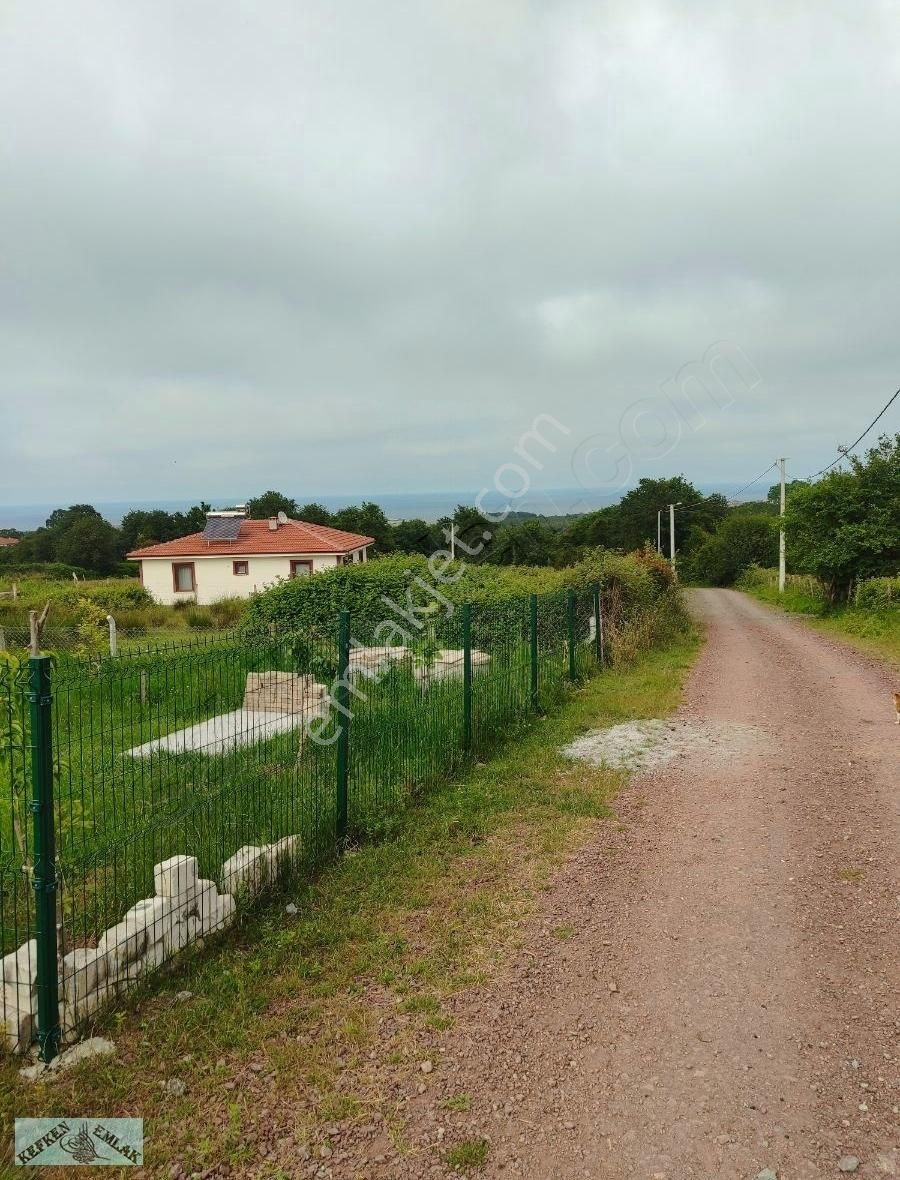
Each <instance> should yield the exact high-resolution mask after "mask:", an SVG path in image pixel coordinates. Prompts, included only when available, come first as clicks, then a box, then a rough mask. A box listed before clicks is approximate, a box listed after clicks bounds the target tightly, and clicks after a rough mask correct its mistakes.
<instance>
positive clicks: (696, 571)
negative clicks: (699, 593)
mask: <svg viewBox="0 0 900 1180" xmlns="http://www.w3.org/2000/svg"><path fill="white" fill-rule="evenodd" d="M777 560H778V519H777V517H774V516H772V515H771V513H757V514H756V515H749V514H748V513H745V512H732V513H729V515H728V516H726V518H725V519H724V520H723V521H722V522H721V524H720V525H719V527H718V529H717V530H716V531H715V533H713V534H709V533H707V534H705V535H704V537H703V539H702V540H698V543H697V544H696V548H695V552H694V554H693V555H692V557H691V558H690V559H689V562H688V569H687V571H686V572H687V573H689V575H690V577H691V579H692V580H694V581H698V582H706V583H709V584H710V585H713V586H730V585H731V584H732V583H733V582H735V581H737V579H738V578H739V577H740V575H741V574H742V573H743V572H744V570H745V569H747V568H748V567H749V566H751V565H754V564H756V565H762V566H771V565H774V564H775V562H776V561H777Z"/></svg>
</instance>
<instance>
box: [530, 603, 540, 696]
mask: <svg viewBox="0 0 900 1180" xmlns="http://www.w3.org/2000/svg"><path fill="white" fill-rule="evenodd" d="M530 605H531V619H530V623H529V637H530V639H531V707H532V709H537V708H538V701H539V697H538V596H537V595H536V594H532V595H531V604H530Z"/></svg>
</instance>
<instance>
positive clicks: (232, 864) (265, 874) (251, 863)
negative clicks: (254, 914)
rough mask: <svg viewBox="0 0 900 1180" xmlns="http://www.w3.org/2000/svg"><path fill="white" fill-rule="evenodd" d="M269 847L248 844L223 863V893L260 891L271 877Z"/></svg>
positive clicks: (220, 881) (221, 881)
mask: <svg viewBox="0 0 900 1180" xmlns="http://www.w3.org/2000/svg"><path fill="white" fill-rule="evenodd" d="M270 868H271V861H270V858H269V855H268V849H266V848H257V847H256V846H255V845H252V844H246V845H245V846H244V847H243V848H239V849H238V851H237V852H236V853H235V854H234V856H231V857H229V858H228V860H226V861H225V863H224V864H223V865H222V872H221V874H220V877H219V884H220V885H221V886H222V892H223V893H239V892H240V891H241V890H244V891H246V892H248V893H258V892H259V890H260V889H262V888H263V886H264V885H265V884H266V882H267V881H268V879H269V874H270Z"/></svg>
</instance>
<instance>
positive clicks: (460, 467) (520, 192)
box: [0, 0, 900, 503]
mask: <svg viewBox="0 0 900 1180" xmlns="http://www.w3.org/2000/svg"><path fill="white" fill-rule="evenodd" d="M0 19H2V21H3V25H4V27H3V30H2V31H3V37H2V49H0V54H2V58H3V61H2V70H0V104H2V109H3V110H4V112H6V113H7V116H8V119H7V122H8V127H9V134H7V135H5V136H4V137H3V140H2V142H0V216H2V225H3V227H4V244H3V274H2V276H0V349H2V355H3V358H4V363H3V368H2V372H0V402H2V419H0V501H2V502H7V503H15V502H19V501H23V500H33V499H35V493H34V484H35V482H38V483H40V485H41V486H42V491H43V494H44V495H45V496H46V498H48V499H57V498H58V499H60V500H66V499H72V498H75V497H77V498H79V499H84V498H97V499H102V498H107V499H117V500H120V499H126V498H128V497H129V496H132V497H135V498H146V497H152V496H155V495H156V496H160V497H164V498H173V497H178V496H182V495H183V496H188V497H190V496H194V495H200V494H203V493H204V492H205V491H208V490H210V489H211V488H212V489H217V488H222V487H229V488H240V487H244V488H246V489H247V491H248V492H249V491H253V490H254V489H258V488H261V487H262V486H263V485H265V486H268V485H269V484H271V483H276V484H279V485H283V486H285V487H286V488H288V489H289V490H291V491H295V492H296V493H297V494H299V495H301V496H305V495H310V496H313V495H315V494H316V493H317V492H318V491H323V492H324V491H327V492H333V491H339V490H344V489H346V490H348V491H354V492H356V491H359V492H363V491H370V492H371V493H377V492H379V491H391V490H403V489H417V488H422V489H427V488H447V487H450V488H460V489H464V488H476V487H480V486H482V485H483V484H485V483H488V482H490V480H491V477H492V474H493V471H494V468H495V467H496V465H497V464H498V463H500V462H503V461H504V460H506V459H508V457H509V454H510V451H511V449H512V447H513V446H514V443H515V440H516V439H517V438H518V437H519V435H520V434H521V433H522V431H523V430H524V429H526V428H527V426H528V424H529V423H530V422H531V420H532V419H533V417H534V415H535V414H537V413H540V412H551V413H553V414H554V415H555V416H556V417H558V418H559V420H560V421H563V422H565V423H566V424H567V426H568V427H569V428H570V430H571V431H572V435H571V440H572V444H571V445H570V446H568V447H567V448H561V450H560V452H559V454H558V455H557V456H556V457H555V459H554V461H553V462H552V463H548V465H547V468H546V470H545V471H544V472H542V473H541V475H540V481H542V482H544V483H545V484H546V485H547V486H554V485H561V484H567V483H570V482H571V479H572V477H571V467H570V462H571V450H572V446H574V445H575V443H576V441H577V440H579V439H583V438H585V437H588V436H595V435H598V436H601V437H602V436H604V435H608V436H609V438H610V442H611V443H612V442H613V441H614V440H615V437H616V434H617V431H618V430H619V424H620V421H621V420H622V417H623V415H624V414H625V413H626V411H627V408H628V406H629V404H630V403H631V402H632V401H634V400H635V399H636V398H642V397H648V396H654V395H656V394H658V391H659V390H660V388H661V386H662V385H663V384H664V382H666V380H667V379H669V378H671V377H672V376H673V375H674V374H675V373H677V372H678V370H679V369H680V368H681V366H682V365H684V364H685V363H687V362H689V361H690V360H692V359H694V358H698V357H700V356H702V355H703V353H704V351H705V350H706V349H707V348H708V347H709V345H710V344H712V343H713V342H714V341H717V340H723V339H725V340H732V341H735V342H736V343H737V344H739V345H740V346H741V348H743V349H744V350H745V352H746V353H747V354H748V355H749V356H750V357H751V358H752V360H753V362H754V364H755V365H756V367H757V368H758V370H759V372H760V373H761V375H762V378H763V380H762V382H761V384H760V385H759V386H757V387H756V388H755V389H754V390H753V391H752V393H751V394H748V395H746V396H744V397H742V398H739V399H738V400H737V401H736V403H735V404H734V405H733V406H732V407H730V408H729V409H728V410H727V411H724V412H722V413H721V414H719V415H716V416H711V417H710V418H709V420H708V421H707V423H706V425H705V426H704V428H703V430H702V431H699V432H696V433H693V432H687V433H686V435H685V436H684V437H683V438H682V440H681V442H680V443H679V446H678V448H677V450H676V452H675V453H673V454H672V455H668V456H666V458H665V459H664V460H650V459H648V460H647V467H646V470H640V471H638V472H637V473H636V474H660V473H662V471H671V470H674V469H682V470H685V471H686V472H687V473H688V474H690V475H691V476H692V477H694V478H697V479H699V480H717V479H732V478H733V479H740V478H742V477H743V476H745V475H746V476H747V478H749V477H750V476H751V475H752V474H754V473H755V472H756V471H757V470H761V469H762V467H763V466H765V464H766V462H767V461H768V460H769V459H770V458H771V457H774V453H775V451H776V450H783V451H786V452H787V453H788V454H790V455H791V456H792V463H796V464H797V468H796V469H797V470H798V471H800V472H801V473H803V469H804V468H806V469H814V468H815V467H818V466H821V464H822V462H824V460H825V459H827V458H828V457H830V455H831V454H832V453H833V449H834V446H835V444H836V443H838V442H840V441H846V440H847V438H848V437H853V435H855V433H857V430H856V427H857V425H858V424H859V423H860V420H861V419H864V418H865V417H866V414H867V413H868V412H869V410H874V409H877V408H878V407H879V406H880V405H881V404H882V403H883V401H884V400H885V399H886V397H887V395H888V393H889V392H890V391H891V389H892V388H894V387H895V386H896V380H895V378H896V369H895V365H894V360H895V352H896V350H895V346H894V340H895V336H896V309H897V307H898V306H900V279H898V278H897V275H898V274H900V267H898V262H900V257H898V255H900V245H898V235H897V233H896V231H895V222H896V212H895V210H896V205H897V197H898V180H900V168H898V165H897V163H896V152H895V145H896V143H897V141H898V138H900V137H898V132H900V102H898V98H900V94H898V89H900V52H898V51H900V16H898V15H897V13H896V11H895V10H893V9H892V8H891V7H889V6H887V5H883V4H880V3H877V2H875V0H871V2H863V3H860V4H859V5H855V6H853V8H852V10H847V9H846V8H845V6H843V5H840V4H837V3H825V4H818V5H810V4H808V3H806V4H799V3H787V4H785V3H779V4H775V3H768V4H766V3H764V4H757V5H749V4H748V5H739V6H730V7H728V8H725V9H722V8H721V7H719V8H716V7H714V6H712V5H709V4H707V3H699V2H696V3H690V2H686V0H685V2H681V3H679V2H671V3H664V2H659V3H642V4H626V3H624V2H622V3H609V4H606V5H597V4H593V3H586V2H585V3H578V2H565V0H560V2H557V3H551V4H547V5H540V6H538V5H528V4H526V3H517V2H513V0H492V2H491V0H482V2H481V3H475V2H474V0H470V2H468V3H462V4H460V3H458V2H457V3H453V4H451V3H438V2H435V3H428V4H424V5H418V6H408V5H399V4H394V3H390V2H388V3H381V4H378V5H375V4H369V3H358V4H354V5H346V6H338V5H334V4H329V3H326V2H325V0H294V2H291V3H288V2H286V0H285V2H282V3H279V2H274V3H269V4H266V5H264V6H250V5H246V4H242V3H237V2H236V0H221V2H219V3H217V4H212V3H209V4H206V3H201V4H196V5H184V4H177V3H174V2H168V3H159V2H156V3H149V2H145V0H134V2H132V3H130V4H128V5H118V4H113V3H112V2H111V0H93V2H88V3H85V4H81V5H77V6H73V5H71V4H66V3H62V2H60V3H50V2H48V0H30V2H28V3H25V2H24V0H18V2H13V3H11V4H8V5H7V6H6V7H5V9H4V14H3V17H2V18H0ZM886 425H888V426H890V425H892V423H891V422H888V423H886Z"/></svg>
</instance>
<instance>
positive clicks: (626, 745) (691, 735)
mask: <svg viewBox="0 0 900 1180" xmlns="http://www.w3.org/2000/svg"><path fill="white" fill-rule="evenodd" d="M759 736H760V735H759V730H758V729H756V727H755V726H751V725H739V724H737V723H734V722H727V721H720V722H713V721H657V720H651V721H631V722H629V723H628V724H626V725H614V726H612V728H611V729H598V730H594V731H593V732H592V733H587V734H585V735H584V736H583V737H580V738H576V740H575V741H574V742H571V743H570V744H569V745H568V746H564V747H563V750H562V753H563V754H565V755H566V757H568V758H578V759H580V760H582V761H584V762H590V763H591V764H592V765H593V766H606V767H619V768H622V769H625V770H654V769H656V768H657V767H660V766H665V765H666V763H668V762H673V761H674V760H675V759H677V758H687V757H692V758H703V759H704V760H706V761H709V760H710V759H718V760H728V759H731V758H732V757H733V756H734V755H735V754H747V753H749V752H750V751H751V750H752V749H753V747H754V746H755V745H756V744H758V742H759Z"/></svg>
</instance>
